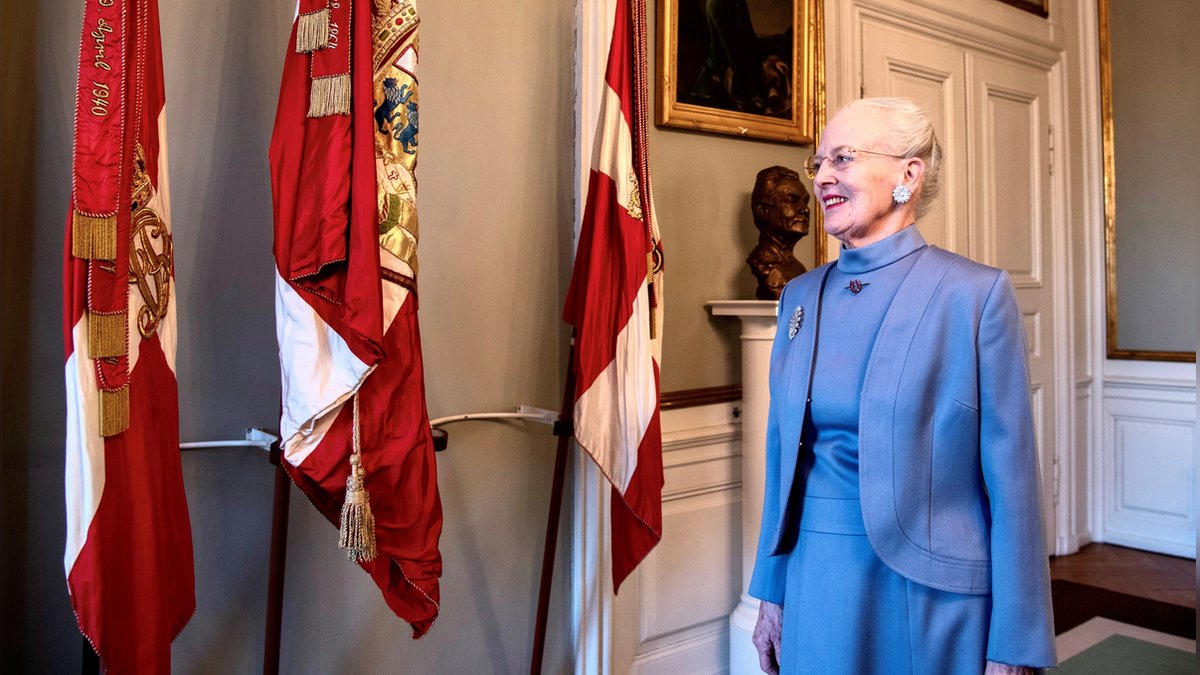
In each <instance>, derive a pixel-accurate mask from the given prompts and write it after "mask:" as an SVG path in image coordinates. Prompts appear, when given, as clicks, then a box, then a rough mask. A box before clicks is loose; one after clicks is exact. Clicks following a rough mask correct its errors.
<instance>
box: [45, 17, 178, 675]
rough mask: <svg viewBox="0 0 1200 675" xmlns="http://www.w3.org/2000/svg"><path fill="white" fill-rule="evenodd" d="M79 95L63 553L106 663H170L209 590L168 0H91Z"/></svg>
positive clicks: (66, 287)
mask: <svg viewBox="0 0 1200 675" xmlns="http://www.w3.org/2000/svg"><path fill="white" fill-rule="evenodd" d="M75 105H76V108H75V142H74V157H73V162H74V172H73V176H72V190H71V209H70V214H69V215H68V217H67V246H66V248H67V250H66V257H65V264H64V268H63V291H64V303H63V308H64V319H65V321H64V329H65V331H64V332H65V342H66V385H67V441H66V514H67V545H66V552H65V555H64V560H63V562H64V566H65V568H66V573H67V586H68V589H69V591H70V594H71V604H72V606H73V607H74V609H75V616H76V619H77V621H78V623H79V629H80V630H81V631H82V632H83V635H84V636H85V637H86V638H87V639H88V641H89V642H90V643H91V645H92V647H93V649H94V650H95V651H96V653H97V654H98V655H99V657H100V660H101V662H102V663H103V665H104V670H105V672H107V673H169V672H170V669H171V641H172V640H173V639H174V638H175V636H176V635H178V634H179V632H180V631H182V630H183V627H184V625H186V624H187V622H188V620H189V619H190V618H191V616H192V613H193V612H194V611H195V607H196V598H195V578H194V574H193V569H192V534H191V526H190V523H189V519H188V509H187V500H186V497H185V495H184V488H183V475H182V471H181V467H180V455H179V404H178V395H177V389H176V382H175V334H176V327H175V310H176V307H175V298H174V292H173V286H174V260H173V249H172V245H171V227H170V215H169V209H168V205H167V148H166V123H165V115H164V96H163V77H162V49H161V45H160V39H159V25H158V7H157V0H115V1H114V0H86V1H85V3H84V18H83V35H82V43H81V44H80V50H79V81H78V88H77V90H76V103H75Z"/></svg>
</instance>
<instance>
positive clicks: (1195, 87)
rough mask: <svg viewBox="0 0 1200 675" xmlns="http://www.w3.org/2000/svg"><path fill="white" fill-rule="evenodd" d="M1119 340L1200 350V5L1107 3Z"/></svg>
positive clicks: (1159, 0)
mask: <svg viewBox="0 0 1200 675" xmlns="http://www.w3.org/2000/svg"><path fill="white" fill-rule="evenodd" d="M1109 25H1110V35H1111V39H1112V84H1113V120H1114V124H1115V126H1114V129H1115V139H1114V158H1115V160H1116V188H1117V191H1116V192H1117V194H1116V203H1117V213H1116V225H1117V291H1118V295H1117V298H1118V312H1117V317H1118V324H1117V344H1118V345H1119V346H1120V348H1121V349H1137V350H1155V351H1162V350H1167V351H1187V352H1190V351H1195V350H1196V338H1197V333H1196V321H1197V314H1196V307H1195V304H1194V303H1192V302H1180V301H1181V300H1183V299H1186V298H1191V297H1192V296H1193V295H1194V294H1195V293H1196V292H1197V288H1200V283H1198V282H1200V272H1198V270H1200V267H1198V266H1197V264H1196V258H1195V252H1196V245H1197V244H1196V242H1197V241H1198V240H1200V189H1197V184H1198V183H1200V171H1197V169H1196V167H1197V163H1196V162H1197V157H1200V134H1197V133H1196V125H1197V121H1198V120H1200V117H1198V116H1197V114H1196V111H1197V110H1200V77H1197V73H1200V43H1197V40H1196V34H1195V31H1196V27H1197V26H1200V3H1197V2H1195V0H1156V1H1155V2H1138V1H1137V0H1110V3H1109Z"/></svg>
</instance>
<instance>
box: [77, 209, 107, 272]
mask: <svg viewBox="0 0 1200 675" xmlns="http://www.w3.org/2000/svg"><path fill="white" fill-rule="evenodd" d="M71 255H73V256H75V257H76V258H83V259H85V260H116V259H117V217H116V216H115V215H114V216H89V215H85V214H82V213H80V212H78V211H74V212H73V213H72V214H71Z"/></svg>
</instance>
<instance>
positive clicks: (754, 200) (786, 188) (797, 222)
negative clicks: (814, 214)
mask: <svg viewBox="0 0 1200 675" xmlns="http://www.w3.org/2000/svg"><path fill="white" fill-rule="evenodd" d="M750 211H751V213H752V214H753V215H754V226H755V227H757V228H758V245H757V246H755V247H754V250H752V251H750V256H749V257H748V258H746V263H747V264H748V265H749V266H750V271H751V272H752V273H753V274H754V278H756V279H758V289H757V290H756V291H755V297H757V298H758V299H759V300H778V299H779V294H780V292H781V291H782V290H783V286H784V284H786V283H787V282H788V281H789V280H791V279H793V278H794V277H797V276H799V275H801V274H804V272H805V271H807V270H805V269H804V265H801V264H800V261H798V260H796V256H795V255H793V253H792V247H793V246H795V245H796V242H797V241H800V238H801V237H803V236H804V235H806V234H808V190H805V189H804V184H803V183H801V182H800V174H798V173H796V172H795V171H792V170H791V169H789V168H787V167H782V166H771V167H767V168H766V169H763V170H762V171H759V172H758V178H757V179H756V180H755V181H754V191H753V192H751V193H750Z"/></svg>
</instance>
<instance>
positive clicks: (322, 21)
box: [296, 7, 329, 54]
mask: <svg viewBox="0 0 1200 675" xmlns="http://www.w3.org/2000/svg"><path fill="white" fill-rule="evenodd" d="M328 46H329V8H328V7H326V8H325V9H322V10H318V11H316V12H313V13H312V14H301V15H300V16H298V17H296V53H298V54H307V53H309V52H315V51H317V50H318V49H324V48H326V47H328Z"/></svg>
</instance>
